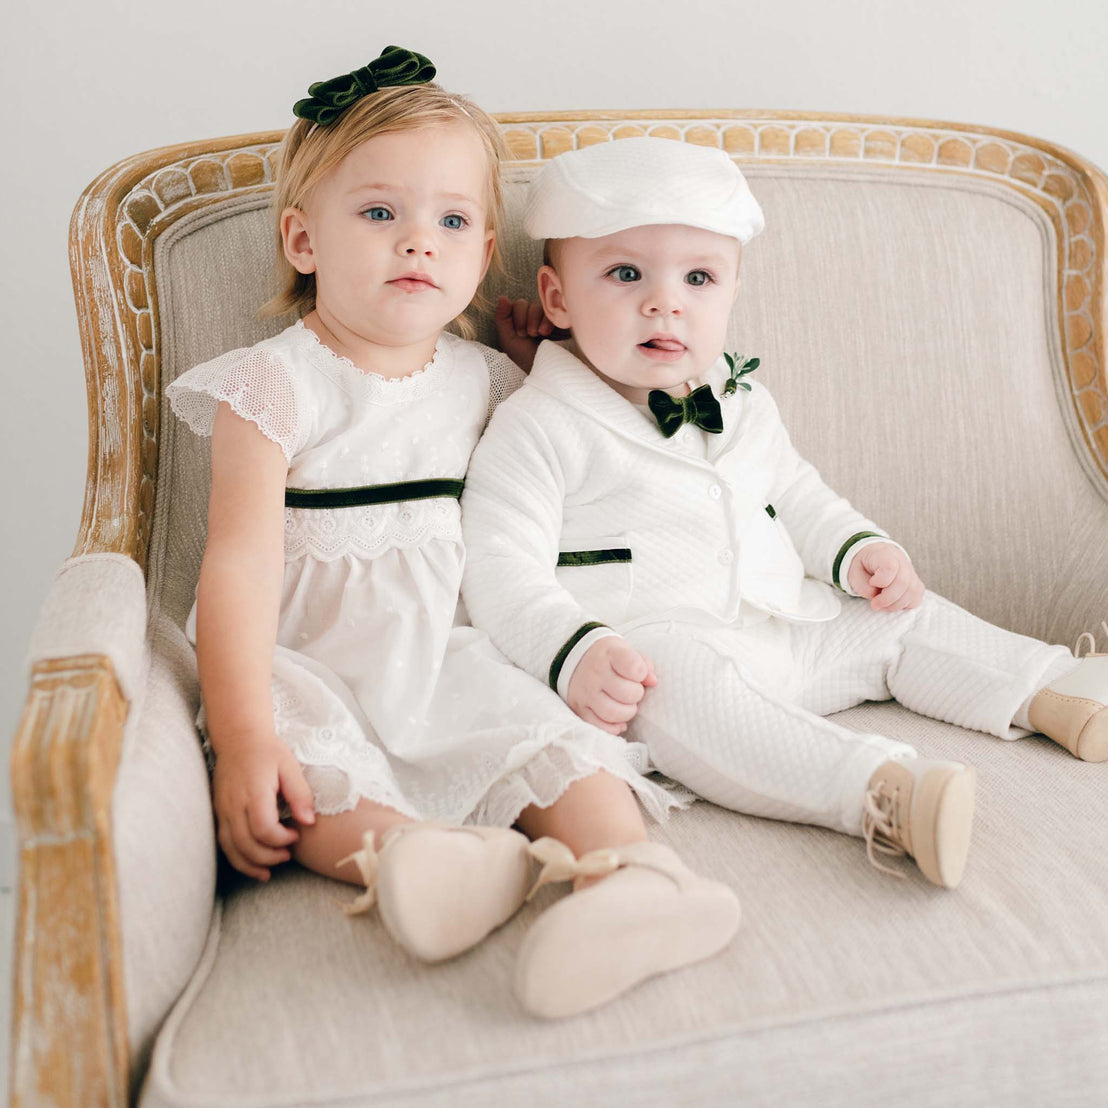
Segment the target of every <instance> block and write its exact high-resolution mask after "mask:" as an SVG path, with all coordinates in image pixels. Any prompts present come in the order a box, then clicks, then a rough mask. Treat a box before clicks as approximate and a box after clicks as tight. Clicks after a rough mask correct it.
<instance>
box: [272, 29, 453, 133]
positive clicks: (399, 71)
mask: <svg viewBox="0 0 1108 1108" xmlns="http://www.w3.org/2000/svg"><path fill="white" fill-rule="evenodd" d="M434 76H435V67H434V66H433V65H432V64H431V62H430V61H429V60H428V59H427V58H425V57H424V56H423V55H422V54H417V53H416V52H415V51H414V50H405V49H404V47H403V46H386V47H385V48H384V50H382V51H381V55H380V57H377V58H374V59H373V61H371V62H370V63H369V65H364V66H362V68H361V69H355V70H354V72H353V73H344V74H343V75H342V76H341V77H332V78H331V80H329V81H316V83H315V84H314V85H309V86H308V96H307V98H306V99H304V100H297V101H296V103H295V104H293V106H292V114H293V115H295V116H297V117H299V118H300V119H307V120H309V121H310V122H312V123H315V124H318V125H319V126H320V127H326V126H328V125H329V124H331V123H334V122H335V120H336V119H338V117H339V116H340V115H342V113H343V112H344V111H346V109H347V108H349V107H351V105H353V104H356V103H357V102H358V101H359V100H361V98H362V97H363V96H368V95H369V94H370V93H371V92H376V91H377V90H378V89H382V88H388V87H389V86H390V85H425V84H427V82H428V81H430V80H431V79H432V78H433V77H434Z"/></svg>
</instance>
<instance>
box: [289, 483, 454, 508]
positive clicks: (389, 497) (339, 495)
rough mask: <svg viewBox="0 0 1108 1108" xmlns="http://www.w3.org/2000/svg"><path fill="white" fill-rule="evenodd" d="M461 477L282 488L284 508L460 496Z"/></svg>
mask: <svg viewBox="0 0 1108 1108" xmlns="http://www.w3.org/2000/svg"><path fill="white" fill-rule="evenodd" d="M463 488H465V481H464V480H456V479H454V478H447V477H441V478H440V477H434V478H429V479H427V480H425V481H399V482H397V483H396V484H393V485H362V486H361V487H360V488H353V489H285V507H286V508H361V507H364V506H365V505H367V504H401V503H403V502H404V501H406V500H433V499H435V498H436V497H449V498H450V499H451V500H458V499H460V498H461V495H462V489H463Z"/></svg>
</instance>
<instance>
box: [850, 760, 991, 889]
mask: <svg viewBox="0 0 1108 1108" xmlns="http://www.w3.org/2000/svg"><path fill="white" fill-rule="evenodd" d="M974 782H975V774H974V771H973V768H972V767H970V766H964V765H962V764H961V763H960V762H939V761H933V760H932V759H930V758H892V759H890V760H889V761H887V762H885V763H883V764H882V765H880V766H878V767H877V769H876V770H875V771H874V774H873V776H872V777H871V778H870V780H869V787H868V788H867V790H866V797H865V810H864V813H863V816H862V834H863V836H864V837H865V840H866V851H867V853H868V855H869V859H870V861H871V862H872V863H873V864H874V865H875V866H877V868H878V869H881V870H884V871H885V872H887V873H895V874H896V876H898V877H902V876H903V874H901V873H897V871H895V870H892V869H889V867H888V866H883V865H881V863H880V862H878V861H877V859H876V858H875V857H874V852H875V851H877V852H880V853H882V854H909V855H911V856H912V857H913V858H914V859H915V860H916V865H917V866H919V868H920V871H921V872H922V873H923V875H924V877H926V878H927V880H928V881H930V882H931V883H932V884H935V885H942V886H944V887H945V888H948V889H953V888H954V887H955V885H957V884H958V882H959V881H961V880H962V874H963V872H964V871H965V868H966V856H967V855H968V854H969V844H970V831H971V829H972V827H973V793H974Z"/></svg>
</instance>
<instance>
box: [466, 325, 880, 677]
mask: <svg viewBox="0 0 1108 1108" xmlns="http://www.w3.org/2000/svg"><path fill="white" fill-rule="evenodd" d="M727 373H728V370H727V366H726V363H725V362H724V360H723V359H722V358H720V359H719V361H718V362H717V363H716V365H715V366H713V367H712V369H711V370H710V371H709V372H708V374H707V376H706V378H705V380H706V381H707V383H708V384H710V385H711V386H712V389H713V392H714V393H715V394H716V395H717V396H720V395H721V392H722V387H723V384H724V382H725V381H726V379H727ZM721 404H722V409H723V418H724V430H723V433H722V434H718V435H709V434H704V439H705V440H706V441H707V449H706V451H705V450H704V449H703V448H700V449H694V450H692V451H691V452H690V451H689V449H688V447H689V445H690V444H689V443H688V442H685V443H683V444H682V442H681V441H680V440H681V439H682V436H690V435H691V436H699V435H701V434H702V433H701V432H700V431H698V430H697V429H696V428H693V427H688V426H686V427H684V428H682V430H681V431H680V432H679V433H678V435H677V436H675V437H674V439H671V440H667V439H666V438H665V437H664V436H663V435H662V434H661V432H660V431H659V430H658V426H657V424H656V423H655V422H654V420H653V418H652V417H651V416H650V415H649V413H646V414H644V413H643V411H641V410H640V409H638V408H636V407H635V406H634V405H633V404H631V403H630V402H629V401H628V400H626V399H625V398H624V397H622V396H620V395H619V394H618V393H617V392H615V391H614V390H613V389H611V388H610V387H609V386H608V385H606V384H605V383H604V382H603V381H601V380H600V379H599V378H598V377H596V376H595V374H593V373H592V372H591V370H589V368H588V367H587V366H585V365H584V364H583V363H582V362H580V361H579V360H578V359H577V358H576V357H575V356H574V355H573V354H572V353H570V351H569V350H568V349H566V348H565V347H564V346H562V345H560V344H557V343H553V342H545V343H543V344H542V345H541V346H540V348H539V352H538V356H537V358H536V360H535V365H534V368H533V369H532V371H531V375H530V377H529V378H528V379H527V382H526V384H524V386H523V387H522V388H521V389H520V390H519V391H518V392H517V393H515V394H514V395H513V396H511V397H510V398H509V399H507V400H506V401H504V403H503V404H501V405H500V406H499V408H498V409H497V410H496V412H495V413H494V415H493V418H492V421H491V422H490V424H489V426H488V429H487V430H486V431H485V434H484V436H483V438H482V439H481V441H480V442H479V443H478V446H477V449H476V451H475V453H474V455H473V458H472V459H471V461H470V466H469V471H468V474H467V477H466V489H465V493H464V495H463V498H462V524H463V529H464V533H465V545H466V570H465V578H464V584H463V597H464V600H465V604H466V607H467V608H468V611H469V615H470V618H471V619H472V621H473V623H474V625H475V626H477V627H481V628H484V629H485V630H486V631H487V632H488V634H489V635H490V637H491V638H492V640H493V642H494V643H495V644H496V645H497V646H498V647H499V648H500V650H501V651H503V653H504V654H506V655H507V656H508V657H509V658H510V659H511V660H512V661H514V662H515V663H516V664H517V665H519V666H521V667H522V668H524V669H526V670H528V671H529V672H531V673H532V674H534V675H535V676H537V677H539V678H540V679H542V680H544V681H549V682H550V684H551V686H552V687H554V688H556V689H558V691H560V692H561V693H562V695H563V696H564V695H565V690H566V688H567V687H568V679H569V676H570V674H571V671H572V667H573V665H575V664H576V661H578V660H579V659H580V657H581V655H582V654H583V650H582V649H581V647H582V646H585V645H586V644H587V645H591V641H589V639H591V638H595V637H596V636H597V635H603V634H608V633H611V632H610V631H606V630H600V629H597V628H596V625H597V624H602V625H606V626H607V627H608V628H611V629H613V630H614V631H617V632H618V631H621V630H622V631H626V630H628V629H629V628H630V627H632V626H638V625H641V624H643V623H647V622H655V621H657V620H659V619H662V620H679V621H694V622H705V621H707V622H709V623H716V624H720V623H724V624H731V625H738V626H741V625H743V624H744V623H746V622H750V621H752V620H760V619H765V618H766V617H767V615H774V616H779V617H780V618H783V619H789V620H801V621H803V620H826V619H833V618H834V617H835V616H836V615H837V614H838V612H839V600H838V597H837V595H836V593H835V591H834V590H833V589H832V588H831V587H830V586H831V583H832V581H833V577H834V583H835V584H839V585H840V587H845V585H846V575H847V570H848V568H849V563H850V560H851V559H852V558H853V556H854V555H855V554H856V553H857V551H858V550H859V549H861V547H862V546H863V545H865V544H866V542H875V541H880V540H881V539H882V538H884V533H883V532H881V531H880V529H879V528H878V527H877V526H876V525H875V524H874V523H873V522H872V521H870V520H868V519H866V518H865V517H864V516H862V515H860V514H859V513H858V512H856V511H855V510H854V509H853V508H852V507H851V506H850V504H849V503H848V502H847V501H846V500H844V499H843V498H842V497H840V496H838V495H836V494H835V493H834V492H832V491H831V490H830V489H829V488H828V487H827V486H826V485H825V484H824V483H823V481H822V480H821V479H820V476H819V474H818V473H817V471H816V470H815V468H814V467H813V466H811V465H810V464H809V463H808V462H806V461H804V459H803V458H801V457H800V455H799V454H798V453H797V452H796V450H795V449H794V448H793V445H792V443H791V442H790V441H789V437H788V434H787V432H786V431H785V427H784V424H783V423H782V422H781V417H780V415H779V414H778V411H777V406H776V404H775V403H774V402H773V398H772V397H771V396H770V394H769V392H768V391H767V390H766V389H765V388H764V387H763V386H761V385H758V384H755V385H753V389H752V391H751V392H746V391H744V390H742V389H740V390H738V392H737V393H736V394H735V395H733V396H729V397H722V399H721ZM682 446H684V448H683V449H682ZM836 566H837V570H838V572H837V574H836V573H835V570H836ZM586 636H589V639H586Z"/></svg>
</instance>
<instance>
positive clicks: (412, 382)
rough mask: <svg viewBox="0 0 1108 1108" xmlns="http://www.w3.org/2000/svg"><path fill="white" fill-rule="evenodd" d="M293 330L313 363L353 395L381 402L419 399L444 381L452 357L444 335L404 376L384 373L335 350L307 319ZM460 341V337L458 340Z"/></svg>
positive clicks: (294, 325) (391, 402)
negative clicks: (369, 369)
mask: <svg viewBox="0 0 1108 1108" xmlns="http://www.w3.org/2000/svg"><path fill="white" fill-rule="evenodd" d="M293 330H294V331H295V332H296V333H297V334H298V335H299V336H300V337H301V339H302V341H303V342H304V349H305V354H306V356H307V358H308V360H309V361H310V362H311V364H312V365H313V366H314V367H315V368H316V369H318V370H319V371H320V372H321V373H322V374H323V375H324V376H325V377H327V378H328V379H329V380H331V381H334V382H335V384H337V385H339V386H340V387H342V388H344V389H345V390H346V391H347V392H349V393H351V394H353V395H366V394H367V393H368V395H369V397H370V398H371V399H372V400H375V401H377V402H379V403H386V404H394V403H402V402H407V401H409V400H418V399H420V398H422V397H424V396H427V395H428V394H430V393H432V392H434V391H435V390H436V389H437V388H439V387H440V386H441V384H442V378H443V372H444V371H445V369H446V368H447V364H448V362H449V361H450V356H449V355H450V354H451V353H452V347H451V345H450V339H449V338H448V337H447V336H446V335H445V334H443V335H441V336H440V337H439V340H438V342H437V343H436V345H435V353H434V355H433V356H432V358H431V360H430V361H429V362H427V363H426V364H425V365H424V366H422V367H421V368H420V369H417V370H415V371H414V372H412V373H409V374H407V376H405V377H385V376H383V375H382V374H380V373H372V372H366V371H363V370H361V369H359V368H358V367H357V366H356V365H355V364H354V363H353V362H352V361H351V360H350V359H349V358H347V357H345V356H344V355H342V354H339V353H337V352H336V351H334V350H332V349H331V348H330V347H329V346H328V345H327V344H326V343H324V342H323V341H322V340H321V339H320V337H319V336H318V335H317V334H316V333H315V332H314V331H313V330H312V329H311V328H310V327H306V326H305V325H304V321H303V320H302V319H301V320H297V322H296V323H294V324H293ZM459 341H460V340H459Z"/></svg>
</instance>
